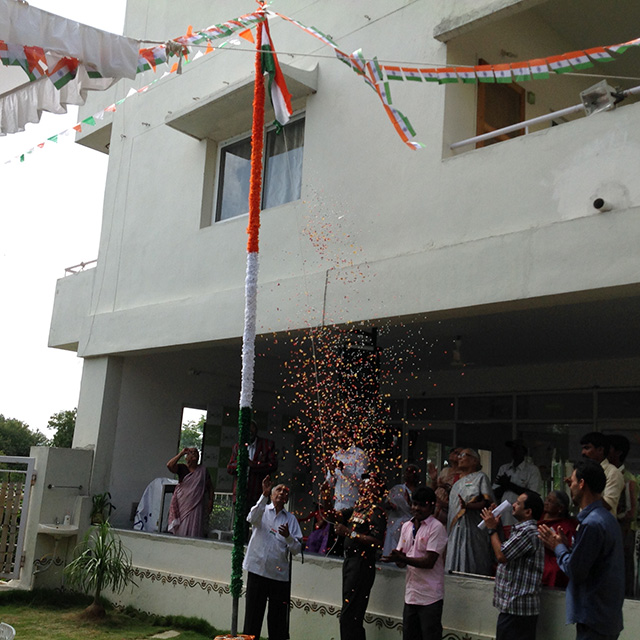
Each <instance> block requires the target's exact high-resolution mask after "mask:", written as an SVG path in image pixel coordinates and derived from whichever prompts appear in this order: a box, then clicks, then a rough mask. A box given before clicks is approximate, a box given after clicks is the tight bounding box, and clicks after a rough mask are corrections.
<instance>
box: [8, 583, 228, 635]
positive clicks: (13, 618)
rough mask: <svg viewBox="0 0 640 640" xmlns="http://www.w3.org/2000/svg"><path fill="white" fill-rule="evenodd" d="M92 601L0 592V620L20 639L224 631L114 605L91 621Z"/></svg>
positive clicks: (50, 594) (49, 594) (62, 595)
mask: <svg viewBox="0 0 640 640" xmlns="http://www.w3.org/2000/svg"><path fill="white" fill-rule="evenodd" d="M90 601H91V599H90V598H85V597H82V596H77V595H74V594H70V593H58V592H47V591H41V592H0V621H2V622H7V623H8V624H10V625H12V626H13V627H14V628H15V630H16V640H44V639H46V640H115V639H118V640H142V639H143V638H150V637H151V636H153V635H156V634H158V633H162V632H164V631H168V630H173V631H176V632H178V633H180V635H179V636H176V640H211V639H212V638H214V637H215V636H216V635H222V633H223V632H219V631H217V630H216V629H214V628H213V627H211V626H210V625H208V624H207V623H206V622H205V621H203V620H199V619H196V618H181V617H169V618H159V617H155V616H147V615H145V614H141V613H138V612H135V611H126V612H124V611H123V612H121V611H114V610H113V609H109V610H108V615H107V617H106V619H104V620H102V621H97V622H88V621H85V620H83V619H82V618H81V617H80V613H81V612H82V611H83V610H84V608H85V607H86V606H87V604H88V603H89V602H90Z"/></svg>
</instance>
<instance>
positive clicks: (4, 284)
mask: <svg viewBox="0 0 640 640" xmlns="http://www.w3.org/2000/svg"><path fill="white" fill-rule="evenodd" d="M29 4H30V5H31V6H33V7H37V8H39V9H44V10H45V11H49V12H51V13H56V14H58V15H62V16H64V17H65V18H69V19H71V20H76V21H78V22H83V23H84V24H88V25H91V26H94V27H98V28H100V29H104V30H105V31H111V32H113V33H122V25H123V23H124V11H125V5H126V2H125V0H109V3H108V5H106V4H104V3H98V2H95V1H92V0H30V2H29ZM106 7H108V10H107V9H106ZM21 44H22V43H21ZM25 44H37V43H25ZM3 70H5V67H2V66H0V73H2V72H3ZM12 71H14V70H12ZM105 106H107V105H105ZM77 121H78V119H77V108H75V107H73V108H69V113H68V114H67V115H52V114H48V113H45V114H43V117H42V120H41V122H40V123H39V124H37V125H33V124H30V125H27V127H26V130H25V131H24V132H22V133H15V134H11V135H7V136H3V137H0V301H1V304H2V313H1V314H0V414H2V415H4V416H5V418H15V419H18V420H22V421H23V422H25V423H27V424H28V425H29V427H30V428H31V429H33V430H36V429H38V430H40V431H42V432H43V433H46V434H47V435H49V436H50V435H52V433H51V432H50V431H47V429H46V426H47V422H48V420H49V418H50V417H51V416H52V415H53V414H55V413H57V412H58V411H63V410H67V409H73V408H74V407H76V406H77V404H78V395H79V391H80V378H81V374H82V360H81V359H80V358H78V357H77V356H76V354H75V352H71V351H62V350H59V349H50V348H48V347H47V341H48V335H49V324H50V321H51V312H52V309H53V299H54V294H55V288H56V280H58V279H59V278H62V277H64V272H65V271H64V270H65V268H67V267H71V266H74V265H77V264H79V263H81V262H88V261H90V260H94V259H96V258H97V257H98V242H99V239H100V224H101V217H102V201H103V196H104V186H105V179H106V172H107V160H108V157H107V156H106V155H104V154H101V153H99V152H97V151H93V150H91V149H86V148H85V147H82V146H81V145H78V144H75V143H74V142H73V141H72V139H71V138H70V139H69V140H66V141H64V142H60V143H59V144H46V145H45V146H44V148H43V149H41V150H38V151H37V152H35V153H33V154H31V155H29V156H27V158H26V160H25V162H24V163H19V162H11V163H9V164H5V162H6V161H7V160H11V159H12V158H13V157H14V156H16V155H19V154H21V153H23V152H26V151H28V150H29V149H31V148H33V147H34V146H35V145H37V144H38V143H41V142H43V141H44V140H46V139H47V138H48V137H50V136H53V135H55V134H57V133H60V132H62V131H64V130H66V129H68V128H69V127H72V126H73V125H75V124H77Z"/></svg>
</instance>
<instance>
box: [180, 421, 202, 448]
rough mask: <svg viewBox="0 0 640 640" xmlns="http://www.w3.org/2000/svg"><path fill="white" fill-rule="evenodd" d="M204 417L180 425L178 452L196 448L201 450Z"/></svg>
mask: <svg viewBox="0 0 640 640" xmlns="http://www.w3.org/2000/svg"><path fill="white" fill-rule="evenodd" d="M205 420H206V416H202V417H201V418H200V420H187V422H185V423H184V424H183V425H182V431H181V432H180V446H179V447H178V450H179V451H182V450H183V449H184V448H185V447H196V448H197V449H199V450H202V433H203V431H204V423H205Z"/></svg>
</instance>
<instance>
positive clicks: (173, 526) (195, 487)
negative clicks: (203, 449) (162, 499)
mask: <svg viewBox="0 0 640 640" xmlns="http://www.w3.org/2000/svg"><path fill="white" fill-rule="evenodd" d="M182 456H186V459H185V462H186V464H182V463H179V462H178V461H179V460H180V458H182ZM199 459H200V454H199V453H198V450H197V449H196V448H195V447H192V448H189V447H185V448H184V449H183V450H182V451H181V452H180V453H179V454H178V455H177V456H174V457H173V458H171V460H169V462H167V469H169V471H171V473H176V474H178V486H177V487H176V489H175V491H174V492H173V497H172V498H171V504H170V505H169V527H168V530H169V532H170V533H172V534H173V535H175V536H181V537H184V538H202V537H204V521H205V516H207V515H208V514H209V513H211V509H212V507H213V485H212V484H211V478H210V476H209V473H208V471H207V469H206V468H205V467H204V465H201V464H198V461H199Z"/></svg>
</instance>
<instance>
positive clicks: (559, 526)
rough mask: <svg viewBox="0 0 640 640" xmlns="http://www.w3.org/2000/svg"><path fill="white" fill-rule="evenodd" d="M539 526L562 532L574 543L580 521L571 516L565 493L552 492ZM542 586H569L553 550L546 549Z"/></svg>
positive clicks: (545, 503) (548, 497)
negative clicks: (542, 525)
mask: <svg viewBox="0 0 640 640" xmlns="http://www.w3.org/2000/svg"><path fill="white" fill-rule="evenodd" d="M538 524H546V525H547V526H548V527H551V528H552V529H553V530H554V531H556V532H558V531H562V532H563V533H564V535H565V536H567V540H569V544H572V543H573V539H574V537H575V535H576V527H577V526H578V521H577V520H576V519H575V518H572V517H571V516H570V515H569V496H568V495H567V494H566V493H565V492H564V491H551V492H550V493H549V495H548V496H547V497H546V498H545V499H544V511H543V513H542V518H540V520H539V522H538ZM542 584H543V585H545V587H560V588H562V589H564V588H565V587H566V586H567V584H569V578H567V576H566V575H565V574H564V573H563V572H562V570H561V569H560V567H559V566H558V561H557V559H556V554H555V552H554V551H552V550H551V549H547V548H546V547H545V549H544V570H543V572H542Z"/></svg>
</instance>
